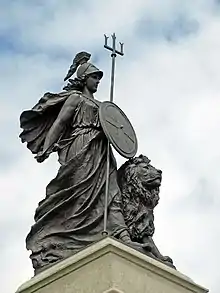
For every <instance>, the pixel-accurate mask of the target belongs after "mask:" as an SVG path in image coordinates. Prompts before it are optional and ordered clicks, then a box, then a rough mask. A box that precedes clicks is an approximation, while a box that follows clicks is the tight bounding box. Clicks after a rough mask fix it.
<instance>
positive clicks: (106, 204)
mask: <svg viewBox="0 0 220 293" xmlns="http://www.w3.org/2000/svg"><path fill="white" fill-rule="evenodd" d="M104 36H105V45H104V48H106V49H107V50H110V51H112V53H111V57H112V69H111V84H110V102H113V94H114V78H115V58H116V56H117V54H118V55H121V56H123V55H124V52H123V46H124V44H123V43H120V42H119V44H120V51H118V50H116V36H115V33H113V35H112V47H110V46H108V38H109V37H107V36H106V35H104ZM109 175H110V142H109V141H108V145H107V169H106V184H105V207H104V230H103V232H102V235H103V236H107V235H108V231H107V217H108V193H109Z"/></svg>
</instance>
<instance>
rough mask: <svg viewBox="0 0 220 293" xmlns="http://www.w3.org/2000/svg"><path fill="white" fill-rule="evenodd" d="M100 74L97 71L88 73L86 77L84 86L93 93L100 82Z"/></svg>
mask: <svg viewBox="0 0 220 293" xmlns="http://www.w3.org/2000/svg"><path fill="white" fill-rule="evenodd" d="M100 79H101V78H100V75H99V74H98V73H92V74H90V75H89V76H88V77H87V79H86V87H87V89H88V90H89V91H90V92H91V93H95V92H96V91H97V89H98V85H99V82H100Z"/></svg>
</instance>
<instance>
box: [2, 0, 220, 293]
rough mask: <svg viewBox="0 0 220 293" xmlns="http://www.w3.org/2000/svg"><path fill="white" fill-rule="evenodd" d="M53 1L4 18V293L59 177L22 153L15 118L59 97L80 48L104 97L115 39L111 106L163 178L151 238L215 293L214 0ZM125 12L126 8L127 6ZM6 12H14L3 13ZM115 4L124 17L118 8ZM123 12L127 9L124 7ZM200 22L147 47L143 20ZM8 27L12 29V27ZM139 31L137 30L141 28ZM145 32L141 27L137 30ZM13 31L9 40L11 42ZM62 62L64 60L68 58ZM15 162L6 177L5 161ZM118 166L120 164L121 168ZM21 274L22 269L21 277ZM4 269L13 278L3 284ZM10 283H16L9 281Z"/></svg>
mask: <svg viewBox="0 0 220 293" xmlns="http://www.w3.org/2000/svg"><path fill="white" fill-rule="evenodd" d="M81 2H82V4H81V5H76V3H75V2H74V1H67V0H66V1H61V2H60V1H55V0H50V1H46V2H45V3H44V2H40V1H39V3H41V5H36V4H35V6H33V4H32V3H31V2H28V4H27V2H26V1H17V2H13V3H11V5H7V4H4V9H5V10H3V9H1V12H0V13H1V14H2V13H3V11H4V15H1V17H2V20H3V21H1V25H0V32H4V33H5V32H6V30H7V32H8V38H9V39H10V38H11V39H12V42H14V43H16V44H17V46H15V48H13V50H12V48H9V49H10V50H9V49H8V50H6V49H4V51H1V50H0V61H1V68H0V78H1V81H2V82H1V97H0V108H1V115H0V122H1V123H0V127H1V133H3V136H4V140H3V144H1V150H0V151H1V152H2V153H3V155H4V154H5V156H6V157H5V160H4V164H3V163H1V162H0V164H1V166H0V185H1V188H2V190H3V192H2V193H1V194H2V196H1V205H0V226H1V228H2V231H3V233H2V235H1V242H0V248H1V250H0V254H1V257H2V259H3V260H4V261H2V264H3V265H2V266H0V271H1V277H0V279H1V284H3V288H4V292H5V293H9V292H12V291H13V290H14V291H15V289H16V287H18V286H19V285H20V284H21V283H22V282H24V281H25V279H28V278H29V277H30V276H31V275H32V269H31V264H30V261H29V260H28V253H26V252H25V249H24V239H25V235H26V234H27V232H28V231H29V229H30V225H31V224H32V221H33V220H32V219H33V214H34V209H35V208H36V205H37V203H38V202H39V201H40V199H42V197H43V196H44V192H45V186H46V184H47V183H48V182H49V180H51V179H52V178H53V176H55V174H56V170H57V168H58V165H57V163H55V159H52V160H51V159H50V160H49V161H48V162H47V163H45V164H37V163H36V162H35V161H34V159H33V158H32V156H31V154H30V153H29V152H28V150H26V149H25V146H23V145H21V144H19V142H18V138H17V135H18V133H19V126H18V117H19V114H20V112H21V111H22V109H25V108H29V107H31V106H32V105H33V104H34V103H35V102H36V101H37V99H38V98H40V96H41V95H42V94H43V93H44V92H46V91H59V90H60V89H61V87H62V79H63V77H64V75H65V73H66V70H67V69H68V66H69V64H70V62H71V58H72V57H73V55H74V54H75V53H76V50H81V49H86V50H87V48H88V50H90V51H91V52H92V53H93V52H94V54H96V55H97V54H101V55H100V56H99V58H98V65H99V66H100V67H101V68H102V69H104V71H105V78H104V79H103V82H102V84H101V86H100V91H99V92H98V93H97V97H98V98H100V99H101V100H105V99H108V94H109V72H110V58H109V56H108V53H107V52H105V51H104V49H102V46H103V41H104V40H103V33H108V34H110V33H111V32H114V31H116V33H117V37H118V39H119V40H122V41H125V53H126V54H125V57H123V58H117V72H116V89H115V99H116V100H115V101H116V103H117V104H118V105H119V106H120V107H121V108H122V109H123V110H124V112H125V113H126V114H127V115H128V117H129V118H130V120H131V121H132V123H133V124H134V127H135V129H136V132H137V136H138V140H139V153H143V154H146V155H147V156H149V158H150V159H151V160H152V164H153V165H155V166H156V167H158V168H160V169H162V170H163V182H162V187H161V202H160V204H159V206H158V207H157V208H156V217H155V218H156V234H155V239H156V243H157V244H158V246H159V247H160V248H161V250H162V252H163V253H165V254H169V255H170V256H171V257H172V258H173V259H174V261H175V263H176V265H177V267H178V268H179V269H180V271H182V272H183V273H185V274H187V275H189V276H190V277H191V278H192V279H194V280H195V281H196V282H199V283H201V284H202V285H204V286H207V287H209V288H210V290H211V291H212V292H213V293H217V292H218V291H219V290H218V289H219V285H218V278H219V276H218V268H217V264H218V262H219V261H220V259H219V257H218V247H219V244H220V243H219V242H220V237H219V236H218V235H219V233H220V231H219V227H218V226H219V225H218V221H219V215H218V210H219V208H220V200H219V197H218V194H219V192H220V184H219V182H218V173H219V164H220V155H219V149H220V138H219V135H218V134H219V130H220V115H219V108H220V99H219V91H220V72H219V71H220V69H219V68H220V57H219V52H220V50H219V49H220V41H219V38H218V35H219V32H220V21H219V19H218V11H217V6H215V7H214V4H213V3H214V2H212V1H205V0H196V1H193V3H192V1H188V0H187V1H177V0H175V1H174V0H169V1H168V0H166V1H135V2H134V1H126V4H125V1H121V2H120V3H119V1H108V2H106V1H81ZM123 4H124V8H123ZM9 6H10V7H9ZM120 6H121V7H120ZM125 8H126V9H125ZM178 14H182V15H185V18H186V20H195V21H197V22H198V31H196V32H195V33H194V34H189V36H183V37H180V38H178V39H176V40H175V43H172V42H167V41H166V39H165V37H164V36H163V35H160V36H158V38H157V39H151V38H150V35H149V28H146V35H145V27H141V34H140V33H139V30H140V25H141V23H142V22H141V20H143V19H144V20H148V19H151V20H153V21H154V23H155V24H156V25H157V26H161V25H162V26H166V25H170V23H172V20H173V19H175V17H176V15H178ZM9 20H10V21H9ZM143 24H144V23H143ZM145 25H146V24H145ZM15 33H16V35H15ZM69 58H70V59H69ZM15 154H16V160H14V161H13V162H10V166H9V167H6V165H7V164H6V163H5V161H10V158H11V157H13V155H14V156H15ZM117 158H118V161H119V164H120V163H121V162H123V159H121V158H119V157H118V156H117ZM21 264H23V265H22V270H21ZM7 271H10V272H11V273H10V279H9V274H8V276H7ZM12 275H13V279H11V276H12Z"/></svg>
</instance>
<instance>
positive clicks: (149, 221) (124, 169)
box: [118, 155, 175, 268]
mask: <svg viewBox="0 0 220 293" xmlns="http://www.w3.org/2000/svg"><path fill="white" fill-rule="evenodd" d="M161 180H162V171H161V170H158V169H156V168H155V167H153V166H152V165H151V164H150V160H149V159H148V158H147V157H146V156H143V155H140V156H139V157H135V158H132V159H130V160H128V161H126V162H125V163H124V164H123V165H122V166H121V167H120V168H119V170H118V184H119V187H120V189H121V193H122V211H123V216H124V219H125V223H126V225H127V227H128V230H129V234H130V237H131V240H132V241H134V242H136V243H137V242H138V243H142V244H148V245H147V246H146V247H147V255H149V256H151V257H152V258H155V259H157V260H159V261H161V262H163V263H165V264H167V265H169V266H171V267H173V268H175V267H174V265H173V261H172V259H171V258H170V257H168V256H163V255H162V254H161V253H160V252H159V250H158V248H157V246H156V245H155V243H154V241H153V239H152V236H153V234H154V231H155V227H154V208H155V206H156V205H157V204H158V201H159V187H160V184H161Z"/></svg>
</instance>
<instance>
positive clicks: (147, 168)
mask: <svg viewBox="0 0 220 293" xmlns="http://www.w3.org/2000/svg"><path fill="white" fill-rule="evenodd" d="M137 168H138V170H137V174H138V177H139V179H140V181H141V182H142V184H143V186H145V187H146V188H148V189H149V188H155V187H159V186H160V184H161V180H162V171H161V170H158V169H156V168H154V167H153V166H151V165H150V164H147V163H145V162H143V163H140V164H138V165H137Z"/></svg>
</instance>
